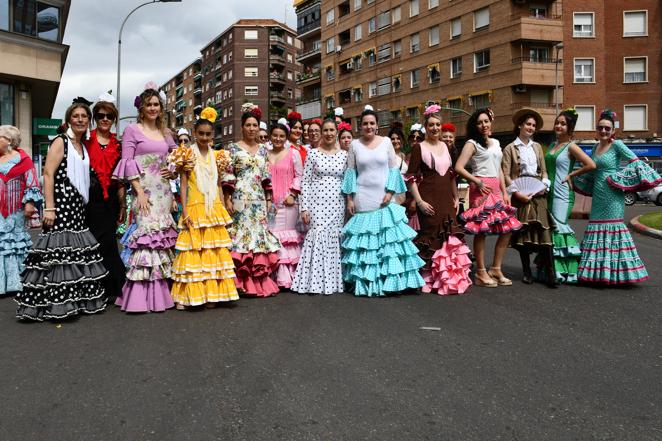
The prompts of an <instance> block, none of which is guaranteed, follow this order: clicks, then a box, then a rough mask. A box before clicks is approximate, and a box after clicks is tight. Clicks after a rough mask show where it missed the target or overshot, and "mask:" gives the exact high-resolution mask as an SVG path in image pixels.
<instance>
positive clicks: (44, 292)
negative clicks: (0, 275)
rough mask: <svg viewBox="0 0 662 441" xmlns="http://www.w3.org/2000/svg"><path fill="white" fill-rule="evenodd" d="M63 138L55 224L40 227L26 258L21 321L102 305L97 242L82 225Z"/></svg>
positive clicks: (81, 205) (58, 316) (89, 310)
mask: <svg viewBox="0 0 662 441" xmlns="http://www.w3.org/2000/svg"><path fill="white" fill-rule="evenodd" d="M64 140H65V143H64V159H63V160H62V161H61V162H60V165H59V167H58V169H57V172H56V174H55V179H54V181H55V182H54V186H55V188H54V189H53V193H54V199H55V209H56V211H55V214H56V217H55V223H54V224H53V227H52V228H47V227H44V231H43V232H42V233H41V234H40V235H39V238H38V239H37V241H36V242H35V244H34V246H33V248H32V249H31V250H30V251H29V253H28V256H27V258H26V260H25V271H24V272H23V275H22V283H23V291H22V292H20V293H19V294H18V295H17V296H16V298H15V300H16V302H17V303H18V310H17V312H16V316H17V317H18V318H20V319H31V320H38V321H41V320H44V319H63V318H65V317H68V316H70V315H75V314H79V313H87V314H92V313H95V312H99V311H102V310H103V309H104V308H105V306H106V300H105V296H104V290H103V288H102V286H101V284H100V282H99V280H100V279H101V278H103V277H104V276H105V275H106V274H107V271H106V269H105V268H104V266H103V264H102V259H101V255H100V254H99V250H98V248H99V244H98V243H97V241H96V240H95V239H94V236H93V235H92V233H91V232H90V231H89V229H88V228H87V226H86V225H85V203H84V200H83V196H81V194H80V193H79V192H78V190H76V188H75V187H74V186H73V185H72V184H71V182H70V181H69V178H68V177H67V160H66V157H67V149H68V146H67V140H66V139H64ZM84 152H85V151H84ZM85 154H87V153H86V152H85Z"/></svg>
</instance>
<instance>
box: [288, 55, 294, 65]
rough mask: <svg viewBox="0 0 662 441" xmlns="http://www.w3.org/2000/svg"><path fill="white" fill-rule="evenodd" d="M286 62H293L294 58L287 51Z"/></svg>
mask: <svg viewBox="0 0 662 441" xmlns="http://www.w3.org/2000/svg"><path fill="white" fill-rule="evenodd" d="M287 62H288V63H293V62H294V58H293V57H292V54H289V53H288V54H287Z"/></svg>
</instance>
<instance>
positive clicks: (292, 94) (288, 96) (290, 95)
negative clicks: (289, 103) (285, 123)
mask: <svg viewBox="0 0 662 441" xmlns="http://www.w3.org/2000/svg"><path fill="white" fill-rule="evenodd" d="M287 98H288V99H290V100H291V99H292V98H294V91H293V90H292V89H287Z"/></svg>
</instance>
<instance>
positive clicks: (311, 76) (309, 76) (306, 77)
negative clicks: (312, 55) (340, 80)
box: [297, 69, 322, 87]
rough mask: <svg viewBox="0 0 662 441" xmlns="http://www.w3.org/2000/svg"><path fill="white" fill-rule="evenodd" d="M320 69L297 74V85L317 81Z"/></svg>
mask: <svg viewBox="0 0 662 441" xmlns="http://www.w3.org/2000/svg"><path fill="white" fill-rule="evenodd" d="M321 72H322V70H321V69H316V70H314V71H312V72H309V73H301V74H298V75H297V86H300V87H301V86H305V85H307V84H309V83H314V82H319V80H320V73H321Z"/></svg>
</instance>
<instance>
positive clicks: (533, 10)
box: [529, 5, 547, 18]
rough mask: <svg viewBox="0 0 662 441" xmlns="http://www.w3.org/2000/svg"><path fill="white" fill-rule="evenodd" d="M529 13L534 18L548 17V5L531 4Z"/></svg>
mask: <svg viewBox="0 0 662 441" xmlns="http://www.w3.org/2000/svg"><path fill="white" fill-rule="evenodd" d="M529 15H530V16H531V17H533V18H547V7H546V6H544V5H531V6H530V7H529Z"/></svg>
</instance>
